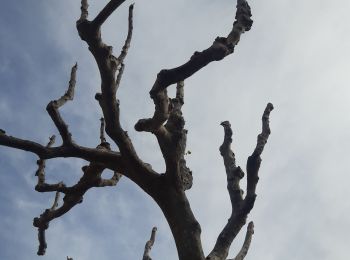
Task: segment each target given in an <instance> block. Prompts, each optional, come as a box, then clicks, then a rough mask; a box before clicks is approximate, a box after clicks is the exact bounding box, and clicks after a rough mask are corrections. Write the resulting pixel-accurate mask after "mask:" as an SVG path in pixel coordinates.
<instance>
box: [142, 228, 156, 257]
mask: <svg viewBox="0 0 350 260" xmlns="http://www.w3.org/2000/svg"><path fill="white" fill-rule="evenodd" d="M156 232H157V227H154V228H152V233H151V238H150V239H149V240H148V241H147V242H146V245H145V251H144V253H143V257H142V260H152V258H151V257H150V255H149V254H150V252H151V249H152V246H153V245H154V241H155V239H156Z"/></svg>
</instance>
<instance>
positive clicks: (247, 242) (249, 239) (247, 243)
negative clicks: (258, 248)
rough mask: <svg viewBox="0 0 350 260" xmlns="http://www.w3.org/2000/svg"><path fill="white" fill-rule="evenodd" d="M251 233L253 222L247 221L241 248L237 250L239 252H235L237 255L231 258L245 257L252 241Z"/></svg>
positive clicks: (238, 259) (237, 259)
mask: <svg viewBox="0 0 350 260" xmlns="http://www.w3.org/2000/svg"><path fill="white" fill-rule="evenodd" d="M253 234H254V223H253V222H249V224H248V227H247V233H246V235H245V239H244V243H243V246H242V248H241V250H240V251H239V253H238V254H237V256H236V257H235V258H234V259H231V260H243V259H244V258H245V257H246V255H247V253H248V250H249V247H250V243H251V242H252V237H253Z"/></svg>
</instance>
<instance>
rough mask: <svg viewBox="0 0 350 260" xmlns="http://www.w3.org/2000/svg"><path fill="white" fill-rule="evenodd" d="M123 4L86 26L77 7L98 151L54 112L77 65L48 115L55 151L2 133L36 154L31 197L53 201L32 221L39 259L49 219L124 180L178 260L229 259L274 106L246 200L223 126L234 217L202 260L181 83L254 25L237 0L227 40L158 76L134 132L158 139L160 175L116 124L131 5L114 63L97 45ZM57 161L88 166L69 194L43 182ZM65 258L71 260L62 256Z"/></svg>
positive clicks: (84, 13)
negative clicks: (107, 173)
mask: <svg viewBox="0 0 350 260" xmlns="http://www.w3.org/2000/svg"><path fill="white" fill-rule="evenodd" d="M124 1H125V0H110V1H109V2H108V3H107V4H106V6H105V7H104V8H103V9H102V11H101V12H100V13H99V14H98V15H97V16H96V17H95V18H94V19H92V20H88V2H87V0H82V1H81V16H80V18H79V20H78V21H77V23H76V26H77V30H78V33H79V35H80V38H81V39H82V40H83V41H85V42H86V43H87V45H88V47H89V50H90V52H91V53H92V55H93V56H94V58H95V61H96V63H97V65H98V69H99V72H100V76H101V92H100V93H96V96H95V98H96V100H97V101H98V102H99V105H100V107H101V109H102V112H103V118H102V119H101V131H100V144H99V145H98V146H97V147H96V148H88V147H83V146H80V145H79V144H77V143H76V142H75V141H74V138H73V137H72V134H71V133H70V131H69V128H68V125H67V124H66V123H65V121H64V119H63V118H62V116H61V114H60V111H59V109H60V107H61V106H63V105H64V104H65V103H66V102H67V101H69V100H73V97H74V88H75V85H76V73H77V68H78V66H77V64H75V65H74V66H73V67H72V70H71V75H70V81H69V86H68V89H67V91H66V93H65V94H64V95H63V96H62V97H60V98H59V99H57V100H53V101H51V102H49V104H48V105H47V108H46V109H47V112H48V113H49V115H50V117H51V119H52V121H53V122H54V124H55V125H56V127H57V129H58V132H59V134H60V136H61V139H62V144H61V145H59V146H54V142H55V137H54V136H52V137H51V138H50V140H49V142H48V144H47V145H41V144H39V143H36V142H33V141H29V140H24V139H19V138H16V137H13V136H10V135H8V134H6V132H5V131H3V130H1V132H0V144H1V145H3V146H8V147H13V148H17V149H20V150H24V151H28V152H32V153H35V154H36V155H38V157H39V160H38V162H37V164H38V170H37V173H36V176H37V178H38V182H37V185H36V186H35V190H36V191H38V192H54V193H55V194H56V195H55V199H54V203H53V205H52V207H51V208H48V209H46V210H45V211H44V212H43V213H42V214H41V215H40V216H39V217H36V218H34V221H33V225H34V226H35V227H36V228H37V229H38V240H39V249H38V255H43V254H45V250H46V248H47V244H46V239H45V231H46V230H47V229H48V227H49V223H50V222H51V221H52V220H53V219H55V218H58V217H60V216H62V215H64V214H66V213H67V212H68V211H70V210H71V209H72V208H73V207H74V206H75V205H77V204H78V203H81V202H82V200H83V196H84V194H85V193H86V192H87V191H88V190H89V189H90V188H92V187H105V186H114V185H116V184H117V183H118V180H119V179H120V178H121V176H126V177H127V178H129V179H130V180H132V181H133V182H134V183H136V184H137V185H138V186H139V187H140V188H141V189H142V190H143V191H144V192H146V193H147V194H148V195H149V196H151V197H152V198H153V199H154V201H155V202H156V203H157V204H158V205H159V207H160V208H161V210H162V211H163V213H164V216H165V218H166V220H167V222H168V224H169V226H170V229H171V231H172V234H173V237H174V240H175V243H176V247H177V251H178V257H179V259H181V260H204V259H207V260H226V259H227V257H228V253H229V249H230V246H231V243H232V241H233V240H234V238H235V237H236V236H237V234H238V233H239V231H240V230H241V228H242V227H243V226H244V225H245V223H246V220H247V216H248V214H249V212H250V211H251V210H252V208H253V206H254V202H255V198H256V193H255V190H256V186H257V183H258V180H259V177H258V171H259V167H260V163H261V158H260V156H261V153H262V151H263V149H264V146H265V144H266V142H267V139H268V137H269V134H270V128H269V115H270V112H271V111H272V109H273V106H272V104H270V103H269V104H268V105H267V106H266V109H265V111H264V113H263V116H262V131H261V133H260V134H259V135H258V138H257V145H256V147H255V149H254V151H253V153H252V155H251V156H249V158H248V160H247V166H246V174H247V187H246V195H245V196H244V195H243V194H244V193H243V190H242V189H241V187H240V180H241V179H242V178H243V177H244V171H243V170H242V169H241V168H240V167H239V166H237V165H236V162H235V155H234V153H233V151H232V150H231V143H232V130H231V125H230V123H229V122H228V121H225V122H222V123H221V125H222V126H223V128H224V141H223V143H222V145H221V146H220V153H221V155H222V157H223V160H224V164H225V168H226V176H227V190H228V192H229V196H230V200H231V205H232V213H231V215H230V216H229V219H228V222H227V224H226V225H225V227H224V228H223V230H222V231H221V233H220V234H219V235H218V238H217V241H216V244H215V245H214V247H213V249H212V251H211V252H210V253H209V255H208V256H205V255H204V252H203V249H202V244H201V227H200V224H199V223H198V221H197V220H196V218H195V216H194V214H193V212H192V210H191V207H190V204H189V202H188V200H187V197H186V193H185V191H186V190H188V189H190V188H191V186H192V179H193V178H192V172H191V171H190V169H189V168H188V167H187V165H186V160H185V157H184V155H185V150H186V135H187V130H186V129H185V128H184V126H185V120H184V117H183V114H182V111H181V109H182V106H183V104H184V81H185V79H187V78H189V77H190V76H192V75H193V74H194V73H196V72H197V71H199V70H200V69H202V68H203V67H205V66H206V65H208V64H209V63H211V62H213V61H219V60H221V59H223V58H225V57H226V56H228V55H230V54H232V53H233V52H234V48H235V46H236V45H237V44H238V42H239V40H240V37H241V35H242V34H243V33H244V32H246V31H249V30H250V28H251V26H252V23H253V22H252V20H251V10H250V7H249V5H248V3H247V2H246V1H245V0H237V6H236V16H235V21H234V23H233V27H232V30H231V31H230V32H229V33H228V35H227V37H217V38H216V39H215V40H214V42H213V43H212V45H211V46H210V47H209V48H207V49H205V50H203V51H201V52H197V51H196V52H194V54H193V55H192V56H191V57H190V59H189V60H188V61H187V62H185V63H184V64H182V65H180V66H178V67H176V68H172V69H164V70H161V71H160V72H159V73H158V75H157V77H156V80H155V82H154V85H153V86H152V89H151V91H150V96H151V98H152V99H153V102H154V105H155V110H154V114H153V116H152V117H150V118H146V119H141V120H139V121H138V122H137V123H136V125H135V129H136V131H144V132H150V133H152V134H153V135H155V137H156V138H157V141H158V144H159V147H160V150H161V152H162V155H163V157H164V160H165V165H166V170H165V172H164V173H158V172H156V171H155V170H153V169H152V167H151V166H150V165H149V164H147V163H145V162H144V161H142V159H141V158H140V157H139V156H138V154H137V152H136V150H135V149H134V146H133V143H132V140H131V139H130V137H129V136H128V134H127V132H126V131H125V130H124V129H123V127H122V125H121V124H120V109H119V100H118V99H117V90H118V88H119V86H120V83H121V78H122V76H123V72H124V59H125V57H126V55H127V53H128V50H129V47H130V42H131V38H132V32H133V8H134V5H130V7H129V19H128V33H127V37H126V40H125V44H124V46H123V48H122V50H121V53H120V54H119V55H118V56H115V55H114V54H113V51H112V47H111V46H108V45H107V44H105V43H104V42H103V40H102V38H101V26H102V25H103V24H104V22H105V21H106V20H107V19H108V17H109V16H110V15H111V14H112V13H113V12H114V11H115V10H116V9H117V8H118V7H119V6H120V5H121V4H122V3H123V2H124ZM173 84H176V97H175V98H169V97H168V95H167V88H168V87H169V86H171V85H173ZM105 132H106V133H107V135H108V136H109V137H110V138H111V140H113V142H114V143H115V144H116V145H117V147H118V151H113V150H112V149H111V146H110V144H109V143H108V142H107V141H106V138H105ZM58 157H75V158H81V159H84V160H86V161H88V165H86V166H84V167H83V168H82V177H81V178H80V180H79V181H78V182H77V183H76V184H75V185H73V186H70V187H67V186H66V185H65V184H64V183H63V182H60V183H56V184H49V183H47V182H46V180H45V161H46V160H48V159H53V158H58ZM106 169H109V170H112V171H113V172H114V175H113V176H112V177H111V178H110V179H103V178H102V177H101V176H102V173H103V171H104V170H106ZM60 194H63V195H64V196H63V202H62V205H59V204H60V203H59V195H60ZM155 233H156V228H153V230H152V235H151V238H150V240H149V241H148V242H147V243H146V245H145V251H144V256H143V259H151V258H150V256H149V253H150V250H151V248H152V246H153V244H154V242H155ZM253 233H254V231H253V223H252V222H251V223H249V225H248V228H247V233H246V239H245V241H244V244H243V247H242V249H241V251H240V252H239V253H238V255H237V256H236V257H235V258H234V259H236V260H238V259H243V258H244V257H245V256H246V254H247V252H248V249H249V245H250V242H251V238H252V234H253ZM67 259H71V258H68V257H67Z"/></svg>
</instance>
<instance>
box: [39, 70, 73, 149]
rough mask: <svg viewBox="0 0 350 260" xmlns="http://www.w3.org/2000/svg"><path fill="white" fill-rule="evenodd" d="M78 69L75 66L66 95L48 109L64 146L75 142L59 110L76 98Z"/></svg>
mask: <svg viewBox="0 0 350 260" xmlns="http://www.w3.org/2000/svg"><path fill="white" fill-rule="evenodd" d="M77 68H78V65H77V64H75V65H74V66H73V67H72V71H71V76H70V80H69V86H68V90H67V91H66V93H65V94H64V95H63V96H62V97H60V98H59V99H57V100H53V101H51V102H50V103H49V104H48V105H47V107H46V110H47V112H48V113H49V115H50V116H51V119H52V121H53V122H54V123H55V125H56V127H57V129H58V131H59V133H60V135H61V137H62V140H63V144H64V145H72V143H73V141H72V135H71V133H70V132H69V130H68V125H67V124H66V123H65V122H64V120H63V118H62V117H61V114H60V112H59V110H58V109H59V108H60V107H61V106H63V105H64V104H65V103H66V102H67V101H68V100H73V98H74V88H75V83H76V71H77Z"/></svg>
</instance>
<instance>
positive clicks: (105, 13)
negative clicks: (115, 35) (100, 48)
mask: <svg viewBox="0 0 350 260" xmlns="http://www.w3.org/2000/svg"><path fill="white" fill-rule="evenodd" d="M124 2H125V0H110V1H109V3H108V4H107V5H106V6H105V7H104V8H103V9H102V11H101V12H100V13H99V14H98V15H97V16H96V18H95V19H94V20H93V21H92V23H93V24H94V26H96V27H101V25H102V24H103V23H104V22H105V21H106V20H107V19H108V17H109V16H110V15H111V14H112V13H113V12H114V11H115V10H116V9H117V8H118V7H119V6H120V5H121V4H122V3H124Z"/></svg>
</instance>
